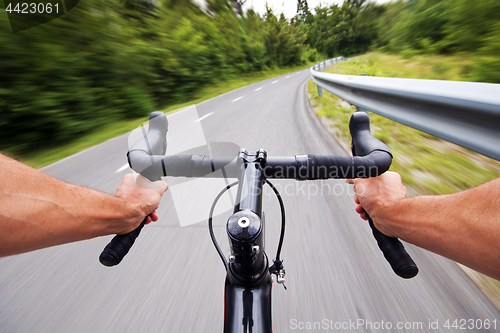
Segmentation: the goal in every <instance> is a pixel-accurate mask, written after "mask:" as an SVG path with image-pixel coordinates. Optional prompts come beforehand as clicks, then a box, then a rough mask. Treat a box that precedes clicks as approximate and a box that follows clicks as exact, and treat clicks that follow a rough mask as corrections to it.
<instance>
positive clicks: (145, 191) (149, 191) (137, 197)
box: [110, 173, 168, 234]
mask: <svg viewBox="0 0 500 333" xmlns="http://www.w3.org/2000/svg"><path fill="white" fill-rule="evenodd" d="M167 189H168V185H167V183H166V182H164V181H161V180H159V181H155V182H150V181H149V180H148V179H146V178H144V177H143V176H141V175H139V174H132V173H131V174H127V175H125V177H123V181H122V183H121V184H120V186H119V187H118V189H117V190H116V194H115V197H117V198H120V199H122V200H125V201H127V202H128V203H129V204H130V206H131V207H132V208H133V211H134V213H133V217H131V219H130V220H128V221H122V223H120V224H119V225H116V226H114V227H115V230H113V231H112V232H110V233H114V234H125V233H128V232H131V231H133V230H135V229H136V228H137V227H138V226H139V224H141V222H142V221H143V220H144V217H146V216H148V218H147V219H146V222H145V224H148V223H150V222H151V221H157V220H158V215H157V214H156V209H157V208H158V205H159V203H160V199H161V196H162V195H163V193H165V191H166V190H167Z"/></svg>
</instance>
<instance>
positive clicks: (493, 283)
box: [307, 53, 500, 308]
mask: <svg viewBox="0 0 500 333" xmlns="http://www.w3.org/2000/svg"><path fill="white" fill-rule="evenodd" d="M470 63H471V61H470V60H469V59H467V58H465V57H460V56H414V57H412V58H403V57H400V56H396V55H388V54H381V53H370V54H368V55H366V56H364V57H361V58H356V59H353V60H349V61H346V62H342V63H339V64H336V65H334V66H332V67H329V68H327V69H326V70H325V72H330V73H336V74H348V75H360V74H362V73H365V74H366V75H371V76H386V77H402V78H419V79H441V80H455V81H461V80H462V81H464V80H466V75H467V66H469V64H470ZM307 89H308V95H309V101H310V103H311V105H312V107H313V109H314V110H315V112H316V114H317V115H318V116H319V117H320V119H321V121H322V123H323V124H324V125H325V127H327V128H328V129H329V131H330V132H331V133H332V135H334V136H335V137H336V138H337V140H338V141H339V143H340V144H341V145H342V146H343V147H344V148H345V149H346V150H347V151H350V134H349V127H348V124H349V119H350V116H351V115H352V113H353V112H355V111H356V107H355V106H351V105H350V104H349V103H347V102H346V101H344V100H342V99H340V98H338V97H337V96H335V95H333V94H331V93H329V92H328V91H326V90H323V97H319V96H318V91H317V86H316V85H315V84H314V83H313V82H312V80H309V82H308V85H307ZM369 115H370V123H371V130H372V133H373V135H374V136H375V137H376V138H378V139H379V140H381V141H383V142H384V143H385V144H387V146H388V147H389V148H390V149H391V150H392V152H393V155H394V159H393V163H392V166H391V168H390V170H392V171H396V172H398V173H399V174H400V175H401V178H402V179H403V183H404V184H405V186H406V188H407V190H408V195H409V196H415V195H439V194H448V193H454V192H457V191H462V190H466V189H469V188H471V187H474V186H477V185H480V184H483V183H485V182H487V181H490V180H493V179H496V178H498V177H500V162H498V161H495V160H493V159H491V158H488V157H485V156H483V155H481V154H478V153H475V152H473V151H470V150H468V149H465V148H462V147H460V146H457V145H455V144H453V143H450V142H447V141H445V140H442V139H439V138H437V137H435V136H432V135H430V134H427V133H424V132H421V131H418V130H416V129H413V128H411V127H408V126H406V125H402V124H399V123H397V122H395V121H392V120H390V119H387V118H384V117H382V116H379V115H377V114H374V113H372V112H369ZM460 267H462V268H463V270H464V271H465V272H466V273H467V274H468V275H469V277H470V278H471V279H472V280H473V281H474V282H475V283H476V284H477V285H478V286H479V287H480V288H481V289H482V290H483V291H484V293H485V294H486V295H487V296H488V297H489V298H490V299H491V300H492V301H493V302H494V303H495V304H496V305H497V307H499V308H500V282H499V281H497V280H494V279H492V278H489V277H487V276H485V275H483V274H481V273H478V272H475V271H473V270H471V269H470V268H467V267H464V266H462V265H460Z"/></svg>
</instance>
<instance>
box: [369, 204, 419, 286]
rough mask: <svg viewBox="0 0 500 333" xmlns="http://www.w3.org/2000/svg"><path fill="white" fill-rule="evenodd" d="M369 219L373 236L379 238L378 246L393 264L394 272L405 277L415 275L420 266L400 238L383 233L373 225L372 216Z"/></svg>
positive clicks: (409, 277)
mask: <svg viewBox="0 0 500 333" xmlns="http://www.w3.org/2000/svg"><path fill="white" fill-rule="evenodd" d="M367 215H368V214H367ZM368 221H369V223H370V227H371V228H372V231H373V237H375V239H376V240H377V243H378V247H379V248H380V250H381V251H382V253H383V254H384V257H385V259H387V261H388V262H389V264H390V265H391V267H392V270H393V271H394V273H396V275H398V276H400V277H402V278H404V279H411V278H413V277H415V276H416V275H417V274H418V267H417V265H416V264H415V262H414V261H413V259H412V258H411V257H410V255H409V254H408V253H407V252H406V249H405V247H404V246H403V244H401V242H400V241H399V239H397V238H393V237H389V236H386V235H384V234H383V233H381V232H380V231H379V230H378V229H377V228H376V227H375V226H374V225H373V220H372V219H371V217H370V216H368Z"/></svg>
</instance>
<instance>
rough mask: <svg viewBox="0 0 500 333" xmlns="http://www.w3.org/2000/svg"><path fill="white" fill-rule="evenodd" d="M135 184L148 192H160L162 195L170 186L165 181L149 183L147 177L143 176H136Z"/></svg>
mask: <svg viewBox="0 0 500 333" xmlns="http://www.w3.org/2000/svg"><path fill="white" fill-rule="evenodd" d="M134 177H135V183H136V184H137V186H139V187H141V188H145V189H148V190H160V191H161V194H163V193H164V192H165V191H166V190H167V189H168V184H167V183H166V182H164V181H163V180H157V181H154V182H151V181H149V179H147V178H146V177H143V176H141V175H140V174H138V173H136V174H134Z"/></svg>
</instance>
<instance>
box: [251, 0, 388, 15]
mask: <svg viewBox="0 0 500 333" xmlns="http://www.w3.org/2000/svg"><path fill="white" fill-rule="evenodd" d="M371 1H373V2H377V3H387V2H389V1H390V0H371ZM266 2H267V4H268V5H269V6H270V7H271V8H272V9H273V10H274V14H275V15H280V14H281V13H284V14H285V17H286V18H292V17H294V16H295V14H297V0H247V1H246V3H245V5H244V6H243V8H244V9H245V10H247V9H249V8H252V7H253V9H254V10H255V11H256V12H257V13H260V14H264V13H265V11H266ZM342 2H343V0H307V4H308V5H309V8H310V9H314V8H315V7H316V6H318V5H319V4H322V5H323V6H330V5H332V4H334V3H335V4H341V3H342Z"/></svg>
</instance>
